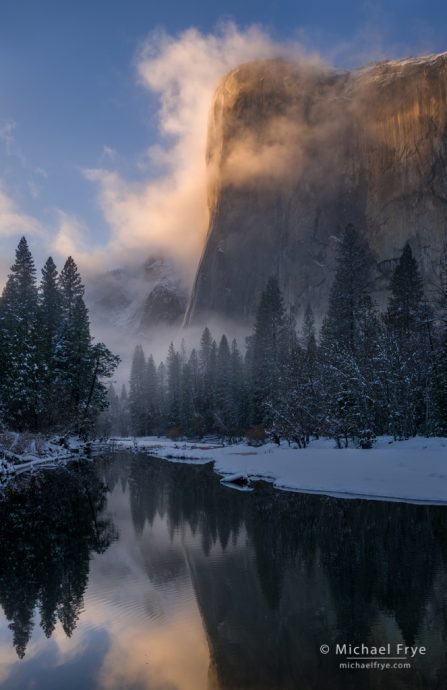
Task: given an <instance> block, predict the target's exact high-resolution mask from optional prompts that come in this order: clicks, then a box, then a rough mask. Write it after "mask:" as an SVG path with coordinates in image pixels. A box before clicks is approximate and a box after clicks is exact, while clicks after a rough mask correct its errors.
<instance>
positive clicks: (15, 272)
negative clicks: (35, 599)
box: [0, 237, 119, 435]
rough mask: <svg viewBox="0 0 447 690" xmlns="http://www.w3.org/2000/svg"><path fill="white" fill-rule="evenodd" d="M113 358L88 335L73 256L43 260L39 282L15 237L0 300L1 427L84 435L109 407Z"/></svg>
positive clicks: (22, 242)
mask: <svg viewBox="0 0 447 690" xmlns="http://www.w3.org/2000/svg"><path fill="white" fill-rule="evenodd" d="M118 362H119V358H118V357H117V356H115V355H113V354H112V353H111V352H110V350H109V349H108V348H107V347H106V346H105V345H104V344H103V343H94V342H93V338H92V336H91V334H90V325H89V317H88V310H87V307H86V306H85V302H84V286H83V284H82V280H81V276H80V274H79V271H78V268H77V266H76V264H75V262H74V261H73V259H72V258H71V257H69V258H68V259H67V261H66V262H65V265H64V267H63V269H62V271H61V272H60V273H58V271H57V268H56V266H55V263H54V261H53V259H52V258H51V257H49V258H48V259H47V261H46V263H45V265H44V267H43V269H42V278H41V281H40V284H39V285H38V284H37V280H36V268H35V265H34V260H33V257H32V255H31V252H30V250H29V247H28V244H27V241H26V239H25V238H24V237H22V238H21V240H20V242H19V244H18V247H17V250H16V255H15V262H14V265H13V266H12V267H11V272H10V274H9V276H8V279H7V281H6V284H5V287H4V290H3V293H2V295H1V297H0V371H1V377H0V425H2V426H3V427H5V428H7V429H12V430H17V431H24V430H31V431H43V432H48V431H61V432H64V433H65V432H70V433H77V434H81V435H85V434H88V433H89V431H90V430H91V429H92V427H93V425H94V422H95V419H96V417H97V416H98V414H99V412H100V411H101V410H103V409H104V408H105V407H106V406H107V404H108V399H107V388H106V386H105V385H104V380H105V379H108V378H110V377H111V376H112V374H113V372H114V370H115V368H116V366H117V365H118Z"/></svg>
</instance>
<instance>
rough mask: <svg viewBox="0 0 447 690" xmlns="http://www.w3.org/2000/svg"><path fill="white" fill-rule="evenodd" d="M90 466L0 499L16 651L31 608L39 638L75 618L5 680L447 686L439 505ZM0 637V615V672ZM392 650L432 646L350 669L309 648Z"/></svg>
mask: <svg viewBox="0 0 447 690" xmlns="http://www.w3.org/2000/svg"><path fill="white" fill-rule="evenodd" d="M85 471H86V472H88V477H86V476H85V475H82V476H78V479H77V484H76V483H72V482H71V481H70V482H69V481H68V480H67V477H66V476H65V475H59V474H57V475H56V474H51V475H46V476H45V479H43V480H38V481H39V482H40V483H39V485H36V486H35V487H32V490H31V491H27V492H26V494H25V495H26V499H24V498H23V496H22V497H21V496H20V495H19V494H18V493H17V492H11V493H10V495H9V496H8V497H7V500H6V501H4V502H3V503H2V505H1V506H0V518H1V520H2V522H1V526H0V544H1V547H0V548H1V551H0V557H1V574H0V604H1V605H2V607H3V609H4V612H5V616H6V618H7V620H8V621H9V625H10V628H11V630H12V634H13V636H14V645H15V647H16V649H17V652H18V653H19V655H20V656H21V655H23V652H24V650H25V647H26V644H27V642H28V640H29V638H30V635H31V632H32V619H33V611H34V609H35V608H36V606H37V607H38V608H39V611H40V616H41V626H42V629H43V631H44V632H45V634H46V635H47V636H49V635H51V633H52V631H53V630H55V624H56V621H57V620H58V621H59V627H60V628H61V629H63V630H64V631H65V633H66V634H67V635H70V634H72V633H73V631H74V627H75V625H76V623H77V622H78V623H77V630H76V634H73V637H72V639H71V640H68V641H67V640H66V641H65V642H63V641H62V637H61V634H60V633H58V630H57V625H56V630H55V631H54V634H53V642H55V643H56V644H57V646H58V654H57V661H55V657H54V655H55V650H54V648H53V649H52V651H51V650H50V648H49V647H48V644H49V643H47V644H46V645H45V644H44V642H43V641H42V640H40V639H36V640H35V636H36V632H34V634H33V638H32V639H33V641H34V640H35V641H34V643H33V644H34V646H32V650H31V651H30V653H29V654H27V656H26V658H25V660H24V661H22V662H20V663H18V662H17V663H16V664H15V665H14V664H9V665H8V667H7V668H8V672H7V680H5V685H4V686H1V674H0V687H8V689H9V688H15V687H17V688H19V687H20V688H22V687H26V685H25V682H24V679H25V678H27V677H29V676H30V674H32V677H33V687H36V688H45V690H47V688H51V687H60V684H61V674H62V677H63V683H64V686H65V688H68V687H71V686H70V682H72V683H73V687H81V685H82V687H83V688H86V690H88V689H89V688H107V689H110V690H118V688H132V689H135V690H140V689H141V690H161V689H167V688H169V690H173V689H175V688H178V689H179V690H202V689H203V690H205V689H207V690H239V689H240V690H242V689H244V690H248V688H251V689H254V690H267V689H269V690H282V689H284V690H289V688H290V690H291V689H292V688H298V687H299V688H304V689H306V690H307V688H318V690H320V689H322V690H326V688H327V689H328V690H332V689H333V690H338V689H340V690H341V689H342V688H343V690H344V689H345V688H347V689H348V690H349V689H350V688H352V689H353V690H354V689H355V690H362V689H363V688H365V689H366V688H368V689H369V688H371V689H375V688H385V689H388V688H390V689H394V688H396V689H397V688H418V689H425V688H444V687H447V664H446V661H445V660H444V657H445V654H444V648H445V642H446V632H447V605H446V602H447V598H446V591H447V589H446V586H447V569H446V565H447V564H446V557H447V522H446V519H445V515H446V512H445V509H444V508H442V507H424V506H412V505H405V504H399V503H394V504H393V503H380V502H366V501H342V500H336V499H328V498H324V497H318V496H306V495H301V494H289V493H282V492H277V491H273V490H272V489H271V487H269V486H264V487H260V488H259V489H257V491H256V492H255V493H253V494H244V493H240V492H237V491H233V490H231V489H228V488H225V487H222V486H221V485H220V484H219V481H218V479H217V478H216V477H215V475H214V474H213V473H212V471H211V469H210V468H209V467H203V466H202V467H190V466H182V465H175V464H170V463H167V462H165V461H159V460H156V459H149V458H146V457H139V456H135V455H131V454H125V453H123V454H120V455H115V456H113V457H112V458H105V459H104V460H103V461H101V462H99V463H97V464H96V465H95V468H94V469H93V467H92V466H91V465H89V466H88V470H85ZM86 479H87V480H88V481H87V483H86V481H85V480H86ZM104 485H107V487H108V488H109V490H110V493H109V495H108V499H107V505H106V506H105V505H104V502H105V489H104ZM86 486H88V492H87V493H86ZM112 520H113V523H114V524H115V526H116V527H115V528H114V527H113V525H112ZM116 529H117V530H118V532H119V539H115V540H114V541H113V538H114V535H115V534H116ZM112 541H113V543H112ZM107 547H109V548H107ZM92 554H99V555H95V556H94V557H93V558H92ZM89 559H90V563H89ZM89 566H90V575H89ZM87 581H88V582H89V584H88V588H87V591H85V590H86V586H87ZM83 600H84V602H85V603H84V604H83ZM83 607H84V610H83V612H82V615H80V612H81V610H82V609H83ZM1 640H2V636H1V620H0V661H1V654H2V649H3V650H5V645H3V646H2V642H1ZM401 641H405V642H406V643H407V644H414V643H417V644H420V645H425V646H426V647H427V649H428V653H427V656H426V657H425V658H419V659H417V660H415V661H414V662H413V668H412V670H392V671H387V672H380V671H369V672H368V671H352V672H351V671H347V670H344V669H342V670H341V669H340V668H339V666H338V664H339V660H337V659H335V657H334V656H333V655H329V656H327V657H322V655H321V654H320V652H319V647H320V645H321V644H322V643H327V644H329V645H331V646H333V645H334V644H335V643H336V642H340V643H344V642H346V643H352V644H357V643H362V642H364V643H368V644H370V645H372V644H376V645H382V644H385V643H386V642H392V643H394V642H401ZM9 644H10V642H9ZM50 651H51V653H50ZM51 655H53V656H51ZM89 655H90V656H89ZM29 656H30V657H31V658H30V659H29ZM87 658H88V659H89V661H88V663H87ZM27 663H28V664H29V669H28V671H26V664H27ZM56 666H57V668H58V673H59V675H58V676H57V678H58V680H57V683H59V686H58V684H57V683H56V675H55V673H56V672H55V668H56ZM87 668H88V669H89V670H88V672H87V670H86V669H87ZM64 669H67V670H66V674H65V675H64ZM26 674H28V675H26ZM5 678H6V676H5ZM67 683H68V685H67ZM76 683H77V684H76Z"/></svg>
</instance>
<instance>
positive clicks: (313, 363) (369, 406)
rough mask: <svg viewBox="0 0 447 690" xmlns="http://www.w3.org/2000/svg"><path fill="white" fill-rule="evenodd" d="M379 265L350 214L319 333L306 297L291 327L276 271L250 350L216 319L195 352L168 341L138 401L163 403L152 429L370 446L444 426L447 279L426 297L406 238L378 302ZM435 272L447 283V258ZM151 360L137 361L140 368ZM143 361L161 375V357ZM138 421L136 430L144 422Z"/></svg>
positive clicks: (175, 433) (174, 433)
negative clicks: (216, 331) (383, 438)
mask: <svg viewBox="0 0 447 690" xmlns="http://www.w3.org/2000/svg"><path fill="white" fill-rule="evenodd" d="M443 267H444V268H443ZM374 270H375V263H374V258H373V255H372V253H371V250H370V249H369V246H368V243H367V242H366V240H365V239H364V238H363V237H362V236H361V235H360V234H359V233H358V232H357V231H356V229H355V228H354V227H353V226H351V225H350V226H348V227H347V228H346V230H345V232H344V234H343V236H342V238H341V240H340V248H339V252H338V259H337V265H336V270H335V276H334V281H333V284H332V288H331V291H330V297H329V304H328V310H327V314H326V317H325V318H324V320H323V324H322V328H321V333H320V339H319V341H318V339H317V333H316V328H315V324H314V317H313V314H312V310H311V309H310V307H307V308H306V309H305V314H304V319H303V323H302V325H301V326H300V327H299V328H298V329H297V328H295V325H294V324H293V322H292V319H291V318H290V317H289V316H288V314H287V313H286V310H285V307H284V302H283V298H282V295H281V291H280V288H279V284H278V281H277V279H276V278H275V277H271V278H270V279H269V280H268V281H267V284H266V288H265V290H264V291H263V293H262V295H261V297H260V301H259V306H258V310H257V313H256V319H255V323H254V328H253V332H252V334H251V335H250V336H249V337H248V338H247V348H246V353H245V356H244V357H243V356H242V355H241V353H240V351H239V349H238V345H237V342H236V341H235V340H233V342H232V343H231V346H230V345H229V342H228V339H227V337H226V335H222V336H221V338H220V340H219V341H218V342H219V344H218V345H217V344H216V341H215V340H214V338H213V335H212V333H211V332H210V330H209V328H205V329H204V331H203V333H202V336H201V339H200V344H199V347H198V350H195V349H193V350H192V351H191V353H190V354H189V356H188V353H187V352H186V351H185V346H184V344H182V347H181V352H177V351H176V349H175V346H174V345H173V344H171V345H170V347H169V352H168V355H167V358H166V362H165V364H163V363H162V364H161V365H160V367H159V369H158V376H157V384H158V385H155V384H154V385H151V388H150V392H147V393H144V392H143V393H142V396H143V397H142V400H141V401H140V402H137V403H136V405H137V407H138V409H141V410H143V409H147V406H148V404H149V405H150V406H151V409H155V410H157V411H158V416H157V415H156V416H154V415H153V414H151V415H149V417H146V419H147V420H149V421H148V423H147V424H146V426H145V427H144V429H145V430H144V433H150V434H155V433H167V432H168V433H169V434H170V435H172V436H179V435H184V436H191V437H201V436H203V435H207V434H212V435H218V436H221V437H224V438H227V439H229V440H231V439H234V438H238V437H241V436H243V435H245V434H246V435H247V438H250V439H252V442H256V440H258V441H262V439H263V437H265V432H267V435H268V436H270V438H271V439H273V440H275V441H277V442H279V441H280V440H281V439H287V440H288V441H289V442H293V443H295V444H296V445H297V446H298V447H305V446H306V445H307V443H308V442H309V440H310V438H311V437H312V436H316V437H318V436H319V435H324V436H329V437H331V438H333V439H335V441H336V443H337V444H338V445H339V446H342V445H345V446H347V445H349V444H350V443H355V444H356V445H358V446H360V447H364V448H368V447H371V445H372V444H373V442H374V438H375V436H376V435H377V434H387V433H388V434H392V435H393V436H394V437H395V438H406V437H408V436H411V435H414V434H418V433H420V434H433V433H446V432H447V327H446V320H445V314H446V313H447V301H446V297H445V295H446V294H447V291H445V290H444V293H443V292H442V290H438V293H439V295H438V298H437V300H436V301H435V302H434V303H433V304H432V305H430V304H429V303H428V301H427V299H426V297H425V294H424V286H423V283H422V279H421V276H420V272H419V268H418V265H417V261H416V260H415V258H414V256H413V253H412V250H411V247H410V245H409V244H406V245H405V247H404V248H403V251H402V255H401V257H400V259H399V261H398V262H397V265H396V267H395V270H394V272H393V274H392V276H391V279H390V285H389V302H388V305H387V309H386V311H385V313H383V314H381V313H380V312H379V309H378V307H377V305H376V304H375V302H374V299H373V295H372V285H373V278H374ZM443 271H444V272H443ZM439 282H440V285H441V286H442V285H444V286H445V285H447V260H446V261H445V262H444V264H442V262H441V271H440V280H439ZM443 295H444V296H443ZM139 357H140V359H141V357H143V359H144V354H143V355H142V353H141V352H140V354H139ZM144 366H145V364H144V362H143V361H141V362H140V364H139V367H138V371H139V372H143V371H144ZM146 366H149V367H150V370H151V372H152V374H151V379H152V380H154V381H155V379H154V375H153V371H154V369H155V365H152V364H150V365H149V364H147V365H146ZM140 375H141V376H142V374H139V376H140ZM134 377H135V373H133V374H132V375H131V391H132V390H133V387H134V386H135V382H134V381H133V379H134ZM143 388H144V387H143ZM148 399H150V402H148ZM135 418H137V415H135ZM132 432H133V433H135V434H137V433H140V432H139V431H138V427H137V425H136V424H133V426H132Z"/></svg>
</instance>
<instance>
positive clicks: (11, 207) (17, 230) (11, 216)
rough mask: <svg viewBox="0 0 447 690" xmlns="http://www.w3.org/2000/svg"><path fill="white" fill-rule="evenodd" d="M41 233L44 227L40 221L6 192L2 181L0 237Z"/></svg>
mask: <svg viewBox="0 0 447 690" xmlns="http://www.w3.org/2000/svg"><path fill="white" fill-rule="evenodd" d="M41 233H42V227H41V225H40V223H39V221H38V220H37V219H36V218H34V217H33V216H30V215H28V214H26V213H23V212H22V211H21V210H20V208H19V207H18V206H17V204H16V203H15V202H14V201H13V199H11V197H10V196H9V195H8V194H7V193H6V192H5V190H4V187H3V186H2V183H1V181H0V237H2V238H3V237H13V236H14V235H23V234H26V235H34V234H41Z"/></svg>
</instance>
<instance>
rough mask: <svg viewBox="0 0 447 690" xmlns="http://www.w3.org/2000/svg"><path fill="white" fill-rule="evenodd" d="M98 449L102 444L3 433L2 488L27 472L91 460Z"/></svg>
mask: <svg viewBox="0 0 447 690" xmlns="http://www.w3.org/2000/svg"><path fill="white" fill-rule="evenodd" d="M97 447H98V444H92V443H91V442H89V441H82V440H81V439H80V438H79V437H76V436H67V437H62V436H55V435H51V436H49V435H45V434H32V433H28V432H24V433H19V432H11V431H8V432H3V433H1V434H0V487H2V486H5V485H6V484H7V483H8V482H9V481H11V479H13V478H15V477H18V476H20V475H21V474H24V473H26V472H34V471H35V470H38V469H39V468H41V467H47V468H50V467H56V466H60V465H64V464H66V463H67V462H70V461H72V460H74V459H76V458H85V457H89V455H90V454H91V453H92V451H93V450H96V449H97Z"/></svg>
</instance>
